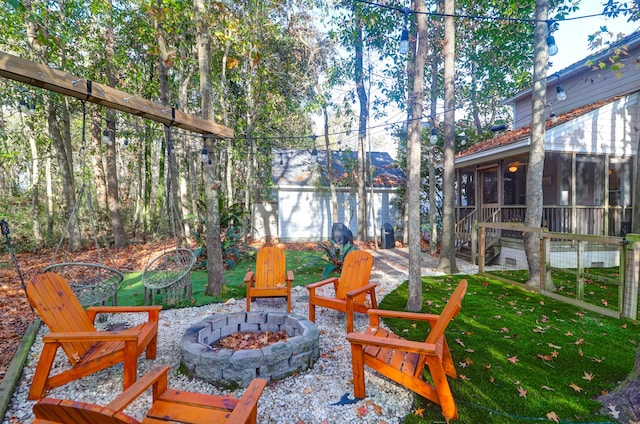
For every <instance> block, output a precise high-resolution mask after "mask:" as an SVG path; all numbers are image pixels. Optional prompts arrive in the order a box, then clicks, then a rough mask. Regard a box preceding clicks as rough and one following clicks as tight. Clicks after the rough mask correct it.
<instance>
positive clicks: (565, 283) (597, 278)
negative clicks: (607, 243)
mask: <svg viewBox="0 0 640 424" xmlns="http://www.w3.org/2000/svg"><path fill="white" fill-rule="evenodd" d="M487 275H495V276H496V277H501V278H504V279H507V280H511V281H515V282H518V283H523V284H524V283H526V282H527V280H528V279H529V271H528V270H500V271H488V272H487ZM619 276H620V268H619V267H613V268H585V270H584V286H583V293H582V296H579V293H578V282H577V279H578V274H577V270H576V269H571V268H552V269H551V277H552V278H553V282H554V283H555V285H556V287H557V289H558V291H557V292H556V293H557V294H560V295H563V296H567V297H570V298H573V299H578V298H580V297H581V299H579V300H582V301H583V302H586V303H589V304H592V305H595V306H599V307H601V308H606V309H610V310H612V311H618V310H619V298H620V291H619V288H620V279H619Z"/></svg>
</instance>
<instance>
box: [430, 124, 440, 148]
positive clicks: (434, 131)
mask: <svg viewBox="0 0 640 424" xmlns="http://www.w3.org/2000/svg"><path fill="white" fill-rule="evenodd" d="M429 141H430V142H431V144H438V130H437V129H436V128H435V127H434V128H431V136H430V137H429Z"/></svg>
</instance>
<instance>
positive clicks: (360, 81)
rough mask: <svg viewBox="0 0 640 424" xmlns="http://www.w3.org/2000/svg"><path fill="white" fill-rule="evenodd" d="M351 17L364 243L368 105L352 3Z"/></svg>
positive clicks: (359, 28)
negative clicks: (357, 103) (352, 22)
mask: <svg viewBox="0 0 640 424" xmlns="http://www.w3.org/2000/svg"><path fill="white" fill-rule="evenodd" d="M353 4H354V6H353V15H354V21H355V28H354V34H355V39H354V42H353V44H354V45H353V47H354V50H355V72H354V81H355V83H356V91H357V93H358V100H359V102H360V118H359V124H358V173H357V184H358V212H357V214H358V230H357V237H356V238H357V239H358V240H361V241H364V240H366V239H367V227H368V225H367V187H366V181H367V175H366V171H365V168H366V158H367V156H366V153H365V142H366V137H367V122H368V120H369V103H368V101H367V92H366V90H365V88H364V70H363V68H364V66H363V48H364V41H363V37H362V31H363V30H362V23H361V22H360V16H359V12H358V8H357V7H356V4H357V3H356V2H354V3H353Z"/></svg>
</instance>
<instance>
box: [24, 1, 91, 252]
mask: <svg viewBox="0 0 640 424" xmlns="http://www.w3.org/2000/svg"><path fill="white" fill-rule="evenodd" d="M23 6H24V8H25V9H26V10H27V11H28V12H29V13H32V12H33V11H32V8H31V0H25V1H23ZM27 15H29V14H27ZM26 27H27V42H28V44H29V47H30V49H31V52H32V54H33V56H34V57H35V58H36V61H37V62H39V63H44V64H47V62H48V61H47V59H46V57H45V52H44V50H43V48H42V45H41V44H40V42H39V41H38V31H39V27H38V25H37V23H36V21H35V20H33V19H28V20H27V22H26ZM49 96H53V94H48V95H45V96H44V97H43V101H44V110H45V113H46V115H47V128H48V131H49V136H50V137H51V140H52V141H53V148H54V152H55V156H56V159H57V161H58V167H59V172H60V178H61V180H62V193H63V196H64V200H65V207H66V209H67V212H68V213H71V211H73V210H74V209H75V204H76V195H75V186H74V179H73V162H71V161H70V158H71V157H72V156H71V154H70V152H69V153H67V152H66V149H65V144H64V140H63V137H62V135H61V134H60V130H59V128H58V126H57V119H56V111H55V108H54V102H53V101H51V99H50V97H49ZM67 222H68V224H69V226H68V228H69V249H70V250H72V251H74V250H78V249H79V248H80V236H79V233H78V217H77V215H73V216H69V217H68V219H67Z"/></svg>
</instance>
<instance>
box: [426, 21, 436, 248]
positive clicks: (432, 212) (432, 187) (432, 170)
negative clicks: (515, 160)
mask: <svg viewBox="0 0 640 424" xmlns="http://www.w3.org/2000/svg"><path fill="white" fill-rule="evenodd" d="M434 32H435V31H434ZM432 45H433V43H432ZM437 105H438V55H437V54H436V49H432V52H431V108H430V116H431V125H432V126H433V128H432V130H433V131H437V127H438V126H437V123H436V108H437ZM429 145H430V147H429V160H428V164H427V166H428V172H429V254H430V255H432V256H435V255H436V253H438V208H437V204H436V191H437V189H438V187H437V181H438V175H437V173H436V167H435V165H434V163H435V160H436V157H435V153H434V149H435V146H436V145H434V144H431V139H429Z"/></svg>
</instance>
